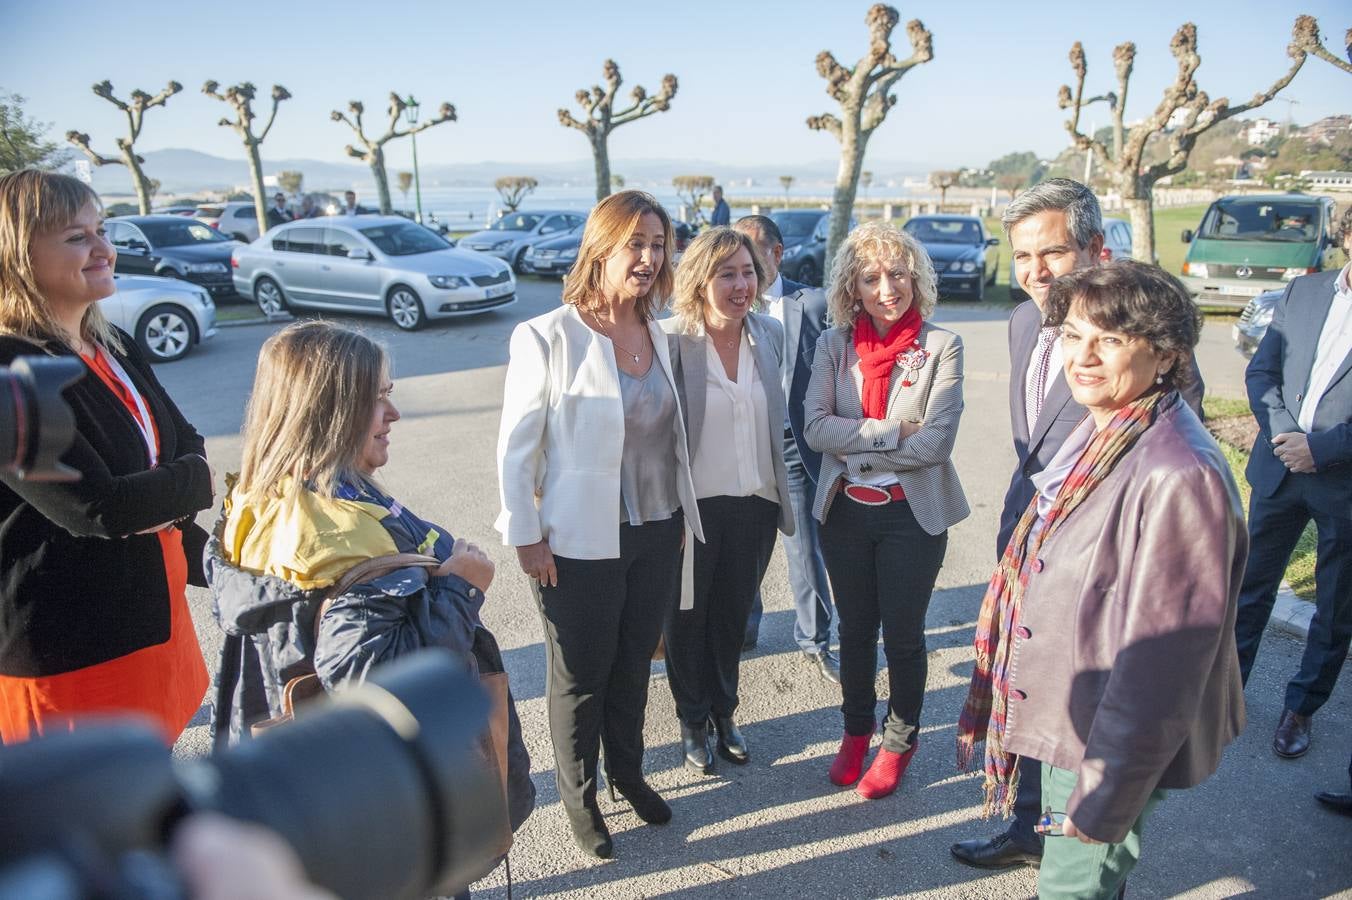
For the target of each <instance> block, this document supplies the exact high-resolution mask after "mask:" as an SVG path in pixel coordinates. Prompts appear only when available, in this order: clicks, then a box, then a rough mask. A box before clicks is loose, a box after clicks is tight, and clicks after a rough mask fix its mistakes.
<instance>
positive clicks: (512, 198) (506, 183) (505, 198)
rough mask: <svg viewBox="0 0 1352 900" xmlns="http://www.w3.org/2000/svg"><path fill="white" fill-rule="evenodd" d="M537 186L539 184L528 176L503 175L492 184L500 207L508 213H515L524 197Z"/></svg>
mask: <svg viewBox="0 0 1352 900" xmlns="http://www.w3.org/2000/svg"><path fill="white" fill-rule="evenodd" d="M539 186H540V182H538V181H536V180H535V179H534V178H532V177H530V176H529V175H504V176H503V177H501V178H499V179H498V180H497V181H495V182H493V187H494V188H495V189H496V190H497V192H498V196H499V197H501V198H502V205H503V206H505V207H507V211H508V212H516V210H517V207H519V206H520V205H521V201H522V200H525V199H526V195H527V194H529V193H530V192H531V191H533V190H535V189H536V188H537V187H539Z"/></svg>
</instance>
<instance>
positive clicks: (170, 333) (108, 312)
mask: <svg viewBox="0 0 1352 900" xmlns="http://www.w3.org/2000/svg"><path fill="white" fill-rule="evenodd" d="M113 279H114V281H115V282H116V284H117V293H115V294H113V295H112V296H111V297H108V298H105V299H104V300H101V301H99V309H100V310H101V311H102V312H103V315H104V317H105V318H107V319H108V321H110V322H112V323H113V324H114V325H116V326H117V327H118V328H121V329H122V330H123V331H125V332H127V333H128V334H130V335H131V336H132V337H133V338H135V340H136V343H137V344H139V345H140V347H141V350H142V351H144V352H145V354H146V355H147V356H148V357H149V358H150V360H151V361H152V362H173V361H174V360H176V359H182V358H183V357H184V356H186V355H187V353H188V351H189V350H191V349H192V348H193V347H194V346H196V345H197V344H200V343H201V342H202V341H205V340H209V339H211V338H213V337H215V336H216V304H215V303H213V302H212V301H211V295H210V294H208V293H207V292H206V290H205V289H204V288H200V287H198V286H197V285H195V284H190V283H189V282H186V281H180V280H179V279H177V278H160V277H159V276H156V275H114V276H113Z"/></svg>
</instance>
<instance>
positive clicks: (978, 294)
mask: <svg viewBox="0 0 1352 900" xmlns="http://www.w3.org/2000/svg"><path fill="white" fill-rule="evenodd" d="M972 299H973V300H975V301H976V302H977V303H980V302H981V301H983V300H985V299H986V282H984V281H982V280H981V279H979V278H978V279H977V282H976V290H975V291H973V292H972Z"/></svg>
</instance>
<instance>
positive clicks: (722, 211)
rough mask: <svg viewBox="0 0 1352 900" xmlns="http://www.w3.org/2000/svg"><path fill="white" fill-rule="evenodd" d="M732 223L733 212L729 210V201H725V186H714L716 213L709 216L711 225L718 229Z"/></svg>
mask: <svg viewBox="0 0 1352 900" xmlns="http://www.w3.org/2000/svg"><path fill="white" fill-rule="evenodd" d="M731 221H732V210H730V209H728V201H726V200H724V199H723V186H722V185H718V184H716V185H714V211H713V213H712V214H710V216H709V224H710V225H712V226H714V227H715V228H717V227H718V226H720V225H727V224H728V223H730V222H731Z"/></svg>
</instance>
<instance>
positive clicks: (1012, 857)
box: [948, 832, 1042, 869]
mask: <svg viewBox="0 0 1352 900" xmlns="http://www.w3.org/2000/svg"><path fill="white" fill-rule="evenodd" d="M948 850H949V852H950V853H952V854H953V857H954V858H955V859H956V860H957V861H958V862H960V863H962V864H963V865H965V866H972V867H974V868H977V869H1012V868H1014V867H1015V866H1033V867H1034V868H1037V867H1038V866H1039V865H1041V864H1042V854H1041V853H1029V852H1028V851H1027V850H1024V849H1023V848H1022V847H1020V846H1019V845H1018V844H1017V843H1016V842H1015V840H1014V838H1013V837H1012V836H1011V835H1010V834H1009V832H1005V833H1003V834H997V835H996V836H995V837H993V838H991V839H989V840H985V841H960V842H958V843H956V844H954V845H953V846H952V847H949V848H948Z"/></svg>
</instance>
